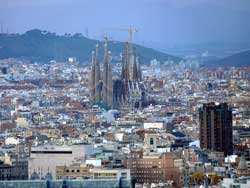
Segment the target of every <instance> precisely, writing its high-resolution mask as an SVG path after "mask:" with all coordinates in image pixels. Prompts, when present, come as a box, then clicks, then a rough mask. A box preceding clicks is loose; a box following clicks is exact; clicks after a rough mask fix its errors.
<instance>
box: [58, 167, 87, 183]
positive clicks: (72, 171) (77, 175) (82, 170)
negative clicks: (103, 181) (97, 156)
mask: <svg viewBox="0 0 250 188" xmlns="http://www.w3.org/2000/svg"><path fill="white" fill-rule="evenodd" d="M89 169H90V168H89V166H87V165H85V164H76V165H71V166H57V167H56V179H63V178H64V177H67V178H68V179H86V178H89V177H90V172H89Z"/></svg>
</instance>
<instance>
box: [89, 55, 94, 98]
mask: <svg viewBox="0 0 250 188" xmlns="http://www.w3.org/2000/svg"><path fill="white" fill-rule="evenodd" d="M91 55H92V58H91V68H90V71H89V83H88V88H89V99H90V102H93V101H94V100H95V52H94V51H92V54H91Z"/></svg>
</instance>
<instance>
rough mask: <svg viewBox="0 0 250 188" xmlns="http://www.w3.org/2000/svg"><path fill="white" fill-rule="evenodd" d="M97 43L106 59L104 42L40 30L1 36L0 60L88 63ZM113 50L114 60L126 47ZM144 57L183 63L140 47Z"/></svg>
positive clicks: (115, 44) (144, 60)
mask: <svg viewBox="0 0 250 188" xmlns="http://www.w3.org/2000/svg"><path fill="white" fill-rule="evenodd" d="M96 43H99V44H100V56H101V57H102V56H103V44H102V43H103V42H102V41H97V40H92V39H89V38H86V37H84V36H82V35H81V34H75V35H70V34H65V35H63V36H58V35H56V34H55V33H50V32H47V31H41V30H38V29H34V30H30V31H27V32H26V33H24V34H0V59H5V58H10V57H14V58H24V59H29V60H32V61H37V62H48V61H50V60H56V61H66V60H67V59H68V57H76V58H77V59H78V60H79V61H88V60H90V57H91V51H92V50H94V49H95V45H96ZM109 48H110V50H111V52H112V56H113V57H114V59H117V60H118V58H119V54H120V53H121V52H124V49H125V45H124V43H122V42H113V41H111V42H109ZM136 48H139V50H140V54H141V61H142V63H149V62H150V60H151V59H154V58H156V59H157V60H159V61H161V62H164V61H166V60H173V61H175V62H179V61H180V60H181V58H178V57H175V56H171V55H168V54H165V53H162V52H159V51H156V50H154V49H151V48H146V47H142V46H138V45H136Z"/></svg>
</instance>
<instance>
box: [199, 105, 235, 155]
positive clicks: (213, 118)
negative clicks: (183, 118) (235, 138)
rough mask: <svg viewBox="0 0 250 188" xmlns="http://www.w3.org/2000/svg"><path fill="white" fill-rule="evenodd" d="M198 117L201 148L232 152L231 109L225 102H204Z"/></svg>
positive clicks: (226, 153) (227, 153) (226, 152)
mask: <svg viewBox="0 0 250 188" xmlns="http://www.w3.org/2000/svg"><path fill="white" fill-rule="evenodd" d="M199 117H200V146H201V148H204V149H209V150H212V151H220V152H224V154H225V155H230V154H232V153H233V143H232V110H231V109H230V107H229V106H228V105H227V103H221V104H219V105H216V104H215V103H213V102H212V103H208V104H204V105H203V107H201V108H200V109H199Z"/></svg>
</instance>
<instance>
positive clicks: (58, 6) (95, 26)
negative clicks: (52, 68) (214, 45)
mask: <svg viewBox="0 0 250 188" xmlns="http://www.w3.org/2000/svg"><path fill="white" fill-rule="evenodd" d="M0 23H2V25H3V28H4V30H5V31H6V30H7V28H8V31H9V32H12V33H16V32H22V33H23V32H25V31H27V30H30V29H34V28H38V29H42V30H49V31H52V32H57V33H60V34H64V33H66V32H69V33H76V32H77V33H83V34H85V33H86V28H88V33H89V36H92V37H101V35H102V34H103V33H105V34H108V35H111V36H112V37H113V38H114V40H127V38H128V34H127V33H125V32H122V31H117V30H109V29H110V28H127V27H129V25H133V26H135V27H136V28H137V29H138V30H139V32H138V33H137V34H135V40H136V42H138V43H143V42H144V43H150V42H153V43H159V44H163V45H164V44H171V45H174V44H193V43H210V42H225V43H227V42H246V41H248V42H250V0H123V1H121V0H0Z"/></svg>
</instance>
